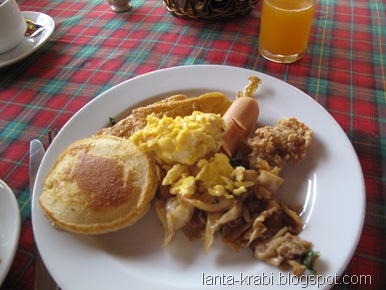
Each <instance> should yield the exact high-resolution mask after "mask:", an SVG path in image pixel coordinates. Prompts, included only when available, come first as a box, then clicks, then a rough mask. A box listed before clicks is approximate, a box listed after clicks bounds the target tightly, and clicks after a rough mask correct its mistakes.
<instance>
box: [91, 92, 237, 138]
mask: <svg viewBox="0 0 386 290" xmlns="http://www.w3.org/2000/svg"><path fill="white" fill-rule="evenodd" d="M231 104H232V102H231V101H230V100H229V99H228V98H227V97H226V96H225V95H223V94H222V93H218V92H213V93H207V94H204V95H201V96H199V97H194V98H187V97H185V96H184V95H175V96H172V97H170V98H167V99H165V100H162V101H160V102H156V103H154V104H150V105H148V106H145V107H140V108H136V109H134V110H133V111H132V114H131V115H129V116H128V117H126V118H125V119H123V120H121V121H119V122H118V123H117V124H115V125H114V126H112V127H108V128H103V129H102V130H100V131H98V132H97V134H96V135H113V136H118V137H123V138H129V137H130V136H131V135H132V134H133V133H135V132H136V131H138V130H141V129H143V128H144V127H145V126H146V118H147V116H148V115H150V114H152V113H154V114H155V115H156V116H157V117H162V116H164V115H166V116H168V117H172V118H175V117H177V116H181V117H185V116H189V115H191V114H192V113H193V112H194V111H200V112H203V113H213V114H220V115H224V113H225V112H226V111H227V110H228V108H229V107H230V105H231Z"/></svg>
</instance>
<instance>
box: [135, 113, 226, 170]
mask: <svg viewBox="0 0 386 290" xmlns="http://www.w3.org/2000/svg"><path fill="white" fill-rule="evenodd" d="M224 131H225V123H224V120H223V119H222V118H221V116H220V115H217V114H207V113H201V112H198V111H196V112H193V114H192V115H190V116H186V117H184V118H182V117H176V118H174V119H173V118H170V117H166V116H164V117H162V119H160V118H157V117H156V116H155V115H154V114H152V115H149V116H148V117H147V125H146V127H145V128H144V129H142V130H140V131H138V132H136V133H134V134H133V135H132V136H131V137H130V139H131V140H132V141H133V142H134V143H135V144H136V145H137V146H139V147H140V148H141V149H142V150H144V151H152V152H154V153H155V155H156V157H157V160H158V161H160V163H164V164H170V165H172V164H175V163H182V164H189V165H191V164H194V163H196V162H197V161H198V160H200V159H202V158H204V157H205V156H206V155H207V154H208V153H211V152H217V151H218V150H219V149H220V147H221V137H222V135H223V133H224Z"/></svg>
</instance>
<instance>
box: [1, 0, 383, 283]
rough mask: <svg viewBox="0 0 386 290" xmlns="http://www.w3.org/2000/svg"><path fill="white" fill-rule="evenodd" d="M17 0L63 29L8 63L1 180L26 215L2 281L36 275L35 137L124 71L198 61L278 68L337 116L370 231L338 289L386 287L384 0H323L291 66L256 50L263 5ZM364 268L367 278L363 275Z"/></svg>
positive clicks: (132, 73)
mask: <svg viewBox="0 0 386 290" xmlns="http://www.w3.org/2000/svg"><path fill="white" fill-rule="evenodd" d="M18 3H19V5H20V7H21V9H22V10H23V11H38V12H42V13H45V14H47V15H49V16H51V17H52V18H53V20H54V21H55V31H54V33H53V35H52V37H51V38H50V39H49V40H48V42H47V43H46V44H45V45H44V46H42V47H41V48H40V49H39V50H38V51H36V52H35V53H33V54H32V55H30V56H29V57H27V58H26V59H23V60H21V61H19V62H17V63H15V64H13V65H10V66H8V67H5V68H2V69H0V136H1V138H0V152H1V153H0V154H1V157H0V178H1V179H2V180H4V181H5V182H6V183H7V184H8V185H9V186H10V188H11V189H12V190H13V191H14V194H15V196H16V198H17V201H18V204H19V207H20V213H21V222H22V224H21V236H20V242H19V245H18V249H17V253H16V256H15V260H14V262H13V264H12V266H11V269H10V272H9V274H8V276H7V278H6V280H5V281H4V283H3V285H2V286H1V288H0V289H1V290H5V289H19V290H22V289H23V290H24V289H33V284H34V283H33V281H34V262H33V261H34V253H33V232H32V226H31V201H30V192H29V180H28V169H29V168H28V161H29V152H28V150H29V142H30V141H31V140H32V139H34V138H38V139H41V140H42V141H43V143H44V145H45V146H47V145H48V139H47V131H48V130H49V129H53V128H57V129H60V128H61V127H63V125H64V124H65V123H66V122H67V121H68V120H69V118H71V116H73V115H74V113H76V112H77V111H78V110H79V109H81V108H82V107H83V106H84V105H86V104H87V103H88V102H89V101H91V100H92V99H94V98H95V97H97V96H98V95H99V94H101V93H102V92H104V91H106V90H107V89H109V88H111V87H113V86H115V85H117V84H119V83H121V82H123V81H125V80H128V79H130V78H133V77H136V76H138V75H142V74H145V73H148V72H152V71H155V70H159V69H162V68H167V67H173V66H181V65H195V64H220V65H230V66H237V67H243V68H247V69H252V70H255V71H258V72H263V73H266V74H269V75H271V76H273V77H276V78H278V79H281V80H283V81H285V82H287V83H289V84H291V85H293V86H295V87H297V88H299V89H300V90H302V91H304V92H305V93H307V94H308V95H309V96H311V97H312V98H313V99H314V100H315V101H317V102H318V103H319V104H320V105H321V106H323V107H324V108H325V109H326V110H327V111H328V112H329V113H330V114H331V115H332V117H333V118H334V119H335V120H336V121H337V122H338V123H339V125H340V126H341V127H342V129H343V130H344V132H345V133H346V134H347V136H348V138H349V139H350V141H351V143H352V145H353V147H354V149H355V151H356V154H357V155H358V157H359V160H360V164H361V166H362V170H363V174H364V179H365V186H366V200H367V203H366V213H365V221H364V228H363V232H362V235H361V238H360V240H359V243H358V247H357V249H356V250H355V253H354V255H353V257H352V260H351V262H350V263H349V265H348V267H347V269H346V270H345V272H344V274H347V275H350V277H356V278H358V279H357V280H352V281H351V282H350V283H348V284H345V283H341V284H340V285H334V286H333V288H334V289H383V288H384V287H385V286H386V278H385V277H386V275H385V269H386V267H385V264H386V250H385V249H386V247H385V244H384V243H385V242H386V230H385V224H386V221H385V214H386V212H385V206H386V204H385V202H386V190H385V185H386V180H385V179H386V124H385V123H386V106H385V103H386V93H385V91H386V65H385V64H386V59H385V58H386V8H385V6H386V3H385V2H384V1H380V0H372V1H364V0H357V1H352V0H351V1H350V0H340V1H337V0H319V1H317V7H316V11H315V15H314V21H313V27H312V30H311V35H310V40H309V47H308V52H307V54H306V55H305V57H304V58H302V59H301V60H300V61H298V62H296V63H293V64H277V63H273V62H270V61H267V60H265V59H264V58H263V57H262V56H260V55H259V53H258V36H259V25H260V13H261V3H258V4H257V5H256V7H255V8H254V9H253V10H252V12H251V13H250V14H248V15H246V16H243V17H239V18H235V19H231V20H228V21H216V22H202V21H196V20H189V19H184V18H179V17H175V16H173V15H172V14H170V13H169V12H168V11H167V9H166V7H165V5H164V4H163V3H162V1H154V0H146V1H144V0H133V1H132V2H131V3H132V6H133V8H132V9H131V10H130V11H127V12H124V13H114V12H113V11H112V10H111V9H110V7H109V4H107V3H106V2H105V1H102V0H88V1H85V0H78V1H68V0H51V1H47V0H40V1H37V0H19V1H18ZM342 174H344V172H343V173H342ZM348 202H349V201H348ZM342 214H344V213H342ZM337 218H339V217H337ZM364 276H366V277H367V278H368V279H367V280H366V281H364V280H362V281H359V279H360V278H361V277H364Z"/></svg>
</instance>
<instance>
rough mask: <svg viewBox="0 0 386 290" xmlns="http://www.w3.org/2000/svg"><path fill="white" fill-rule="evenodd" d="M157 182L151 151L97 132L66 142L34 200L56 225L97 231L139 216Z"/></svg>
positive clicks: (116, 227)
mask: <svg viewBox="0 0 386 290" xmlns="http://www.w3.org/2000/svg"><path fill="white" fill-rule="evenodd" d="M156 187H157V183H156V173H155V163H154V158H152V156H151V155H150V154H148V153H144V152H143V151H141V150H139V149H138V148H137V147H136V146H135V145H134V144H133V143H132V142H131V141H130V140H127V139H123V138H118V137H114V136H97V137H92V138H86V139H82V140H79V141H77V142H75V143H73V144H71V145H70V146H69V147H68V148H67V149H66V150H65V151H64V152H63V153H62V154H61V155H60V156H59V158H58V160H57V161H56V163H55V164H54V166H53V168H52V169H51V171H50V172H49V173H48V175H47V177H46V178H45V180H44V184H43V193H42V194H41V196H40V199H39V202H40V206H41V208H42V209H43V211H44V213H45V215H46V216H47V217H48V218H49V220H50V221H51V223H52V224H53V225H54V226H55V227H57V228H59V229H63V230H67V231H70V232H74V233H82V234H101V233H106V232H111V231H116V230H119V229H121V228H124V227H127V226H129V225H131V224H133V223H134V222H135V221H137V220H138V219H139V218H141V217H142V216H143V215H144V214H145V213H146V212H147V211H148V209H149V207H150V204H151V200H152V199H153V197H154V194H155V191H156Z"/></svg>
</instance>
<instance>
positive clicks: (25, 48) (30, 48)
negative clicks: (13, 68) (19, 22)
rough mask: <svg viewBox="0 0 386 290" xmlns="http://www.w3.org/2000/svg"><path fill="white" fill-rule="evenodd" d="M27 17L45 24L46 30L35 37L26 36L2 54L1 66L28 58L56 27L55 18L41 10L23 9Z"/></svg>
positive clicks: (37, 22) (0, 58)
mask: <svg viewBox="0 0 386 290" xmlns="http://www.w3.org/2000/svg"><path fill="white" fill-rule="evenodd" d="M22 13H23V16H24V18H25V19H28V20H32V21H33V22H35V23H36V24H40V25H43V26H44V27H45V29H44V31H43V32H41V33H40V34H39V35H37V36H36V37H34V38H29V37H24V39H23V41H22V42H21V43H20V44H19V45H18V46H17V47H15V48H14V49H12V50H11V51H8V52H6V53H3V54H0V68H2V67H5V66H8V65H10V64H13V63H15V62H17V61H19V60H22V59H24V58H26V57H27V56H29V55H31V54H32V53H33V52H35V51H36V50H38V49H39V48H40V47H41V46H42V45H43V44H45V43H46V42H47V40H48V39H49V38H50V36H51V35H52V33H53V32H54V29H55V22H54V20H53V19H52V18H51V17H50V16H48V15H47V14H44V13H41V12H32V11H23V12H22Z"/></svg>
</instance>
